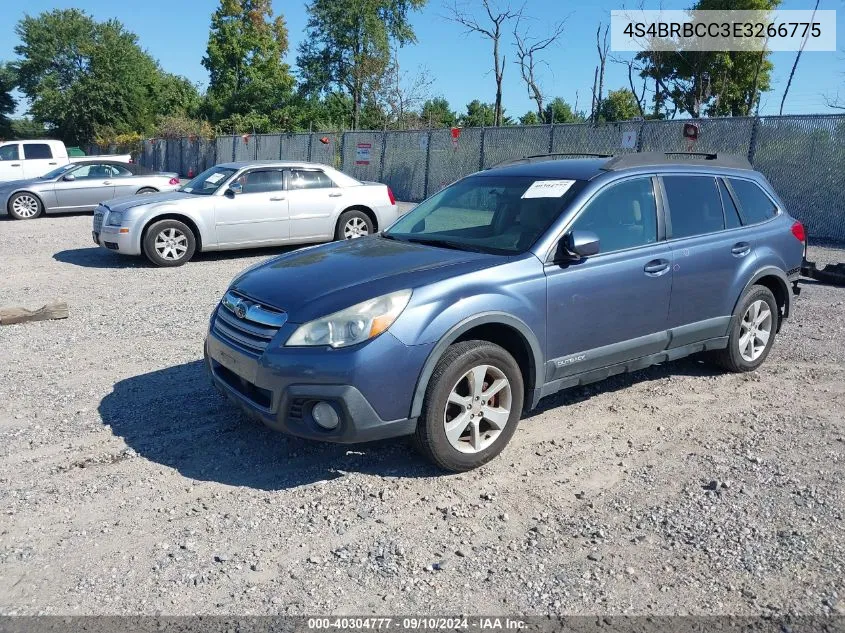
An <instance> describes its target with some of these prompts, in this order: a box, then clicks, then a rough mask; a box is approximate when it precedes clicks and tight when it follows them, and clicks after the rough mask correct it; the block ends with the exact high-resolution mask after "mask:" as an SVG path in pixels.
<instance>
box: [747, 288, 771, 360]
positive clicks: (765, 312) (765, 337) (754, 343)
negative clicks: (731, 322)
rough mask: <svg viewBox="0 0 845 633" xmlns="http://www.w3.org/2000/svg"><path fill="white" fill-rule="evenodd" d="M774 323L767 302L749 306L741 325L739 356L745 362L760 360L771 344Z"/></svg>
mask: <svg viewBox="0 0 845 633" xmlns="http://www.w3.org/2000/svg"><path fill="white" fill-rule="evenodd" d="M773 322H774V320H773V319H772V310H771V308H770V307H769V304H768V303H767V302H765V301H763V300H762V299H758V300H757V301H755V302H754V303H752V304H751V305H750V306H748V309H747V310H746V311H745V314H744V315H742V321H741V322H740V324H739V342H738V343H739V354H740V356H742V358H743V360H745V361H747V362H749V363H753V362H754V361H755V360H757V359H758V358H760V356H761V355H762V354H763V352H764V351H765V350H766V345H768V344H769V338H770V337H771V335H772V324H773Z"/></svg>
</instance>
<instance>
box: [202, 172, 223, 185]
mask: <svg viewBox="0 0 845 633" xmlns="http://www.w3.org/2000/svg"><path fill="white" fill-rule="evenodd" d="M225 177H226V174H211V175H210V176H209V177H208V178H206V179H205V181H206V182H210V183H211V184H212V185H216V184H217V183H218V182H220V181H221V180H223V179H224V178H225Z"/></svg>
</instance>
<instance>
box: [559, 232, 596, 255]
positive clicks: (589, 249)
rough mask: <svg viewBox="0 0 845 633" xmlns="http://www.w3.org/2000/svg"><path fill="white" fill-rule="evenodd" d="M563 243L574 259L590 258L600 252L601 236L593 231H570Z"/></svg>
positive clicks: (564, 237)
mask: <svg viewBox="0 0 845 633" xmlns="http://www.w3.org/2000/svg"><path fill="white" fill-rule="evenodd" d="M561 243H562V246H563V248H564V249H565V250H566V252H567V253H568V254H569V255H570V256H572V257H577V258H582V257H590V256H592V255H597V254H598V252H599V236H598V235H596V234H595V233H593V232H592V231H570V232H569V233H567V234H566V235H564V236H563V240H561Z"/></svg>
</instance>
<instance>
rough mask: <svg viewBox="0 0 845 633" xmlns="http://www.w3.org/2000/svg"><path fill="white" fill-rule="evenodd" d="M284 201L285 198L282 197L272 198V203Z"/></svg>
mask: <svg viewBox="0 0 845 633" xmlns="http://www.w3.org/2000/svg"><path fill="white" fill-rule="evenodd" d="M284 199H285V197H284V196H282V197H281V198H270V202H281V201H282V200H284Z"/></svg>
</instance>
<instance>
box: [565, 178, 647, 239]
mask: <svg viewBox="0 0 845 633" xmlns="http://www.w3.org/2000/svg"><path fill="white" fill-rule="evenodd" d="M570 230H578V231H592V232H593V233H595V234H596V235H598V237H599V252H600V253H610V252H613V251H620V250H623V249H626V248H634V247H636V246H643V245H645V244H652V243H654V242H656V241H657V204H656V203H655V200H654V186H653V184H652V180H651V178H650V177H649V178H636V179H633V180H625V181H623V182H620V183H617V184H614V185H610V186H609V187H608V188H607V189H603V190H602V191H600V192H599V193H598V194H597V195H596V197H595V198H593V199H592V200H590V202H588V203H587V206H586V208H585V209H584V210H583V211H581V214H580V215H579V216H578V217H577V218H576V220H575V222H573V223H572V226H571V227H570Z"/></svg>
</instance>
